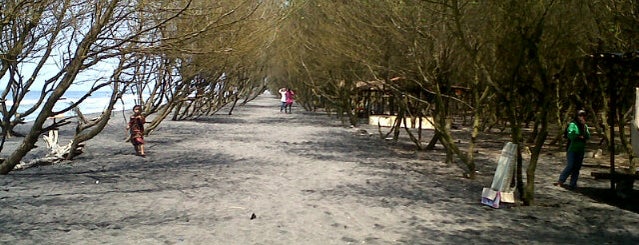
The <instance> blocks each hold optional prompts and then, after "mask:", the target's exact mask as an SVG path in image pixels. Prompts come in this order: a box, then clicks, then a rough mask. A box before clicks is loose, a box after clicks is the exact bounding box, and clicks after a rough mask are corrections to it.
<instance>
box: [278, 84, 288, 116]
mask: <svg viewBox="0 0 639 245" xmlns="http://www.w3.org/2000/svg"><path fill="white" fill-rule="evenodd" d="M279 92H280V96H281V97H280V112H283V111H285V109H286V93H288V89H286V88H281V89H280V91H279Z"/></svg>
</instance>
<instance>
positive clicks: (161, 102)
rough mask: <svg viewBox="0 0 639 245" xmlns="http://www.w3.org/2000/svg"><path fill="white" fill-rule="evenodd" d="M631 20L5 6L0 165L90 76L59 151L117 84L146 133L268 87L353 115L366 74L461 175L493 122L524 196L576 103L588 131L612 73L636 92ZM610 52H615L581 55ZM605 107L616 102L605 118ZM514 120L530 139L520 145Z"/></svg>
mask: <svg viewBox="0 0 639 245" xmlns="http://www.w3.org/2000/svg"><path fill="white" fill-rule="evenodd" d="M637 13H639V5H638V4H637V3H635V1H631V0H596V1H560V0H544V1H538V0H525V1H503V0H487V1H475V0H420V1H418V0H415V1H395V0H377V1H364V0H357V1H316V0H270V1H267V0H262V1H254V0H240V1H237V0H219V1H205V0H177V1H164V0H152V1H151V0H137V1H120V0H6V1H3V2H2V3H0V31H1V35H2V37H1V38H0V62H1V63H0V64H1V66H0V81H1V83H0V85H1V86H3V89H4V90H3V91H2V94H1V95H0V96H1V97H0V100H3V101H11V102H12V104H11V106H7V104H6V103H2V105H1V108H0V109H1V110H0V114H1V115H0V116H1V122H0V125H1V126H2V144H4V140H5V138H6V137H12V136H15V135H16V132H14V130H13V129H14V128H15V126H16V125H18V124H20V123H22V122H23V120H24V118H25V117H26V116H28V115H30V114H37V117H36V119H35V121H34V122H33V124H34V126H33V127H32V129H31V130H30V131H29V132H28V133H27V134H26V135H24V138H23V141H22V144H20V146H19V147H18V149H17V150H15V151H14V152H12V153H11V154H10V156H9V157H8V158H7V159H3V161H2V163H1V164H0V173H2V174H6V173H8V172H9V171H11V170H12V169H13V167H14V166H15V165H16V164H17V163H18V162H19V161H20V160H21V159H22V158H23V157H24V156H25V154H26V153H27V152H28V151H30V150H31V149H32V148H33V147H34V144H35V142H36V141H37V138H38V136H39V135H41V134H42V133H43V132H45V131H46V130H48V129H50V128H53V127H57V126H60V125H61V124H65V123H68V122H69V121H68V120H61V121H57V122H56V123H54V124H49V125H46V124H45V123H46V122H47V118H49V117H51V116H55V115H58V114H61V113H64V112H66V111H69V110H72V109H73V108H75V107H77V105H78V104H80V103H82V102H83V101H82V100H80V101H77V102H76V103H73V104H70V105H68V106H66V107H65V108H64V109H62V110H57V111H54V110H53V108H54V105H56V104H57V103H59V102H58V99H59V98H60V97H62V96H63V95H64V93H65V92H66V91H67V90H68V89H69V88H70V87H71V86H72V85H74V84H77V83H89V84H92V86H91V89H90V90H88V91H86V96H85V98H88V97H90V96H91V94H92V93H94V92H95V91H98V90H100V89H104V88H109V89H110V91H112V99H111V103H110V104H109V105H108V106H107V107H106V108H107V109H106V110H105V112H104V113H103V114H102V116H100V117H99V118H98V119H96V120H93V121H84V122H82V123H81V124H79V125H78V127H77V130H76V131H77V132H76V135H75V137H74V144H81V143H82V142H84V141H87V140H90V139H91V138H92V137H94V136H95V135H97V134H98V133H100V132H101V131H102V129H103V128H104V126H105V125H106V123H107V121H108V120H109V117H110V113H111V110H112V108H113V106H114V104H115V103H117V101H118V100H119V99H120V98H121V96H122V95H123V94H124V93H131V92H134V93H135V94H136V95H138V96H139V98H138V101H140V102H141V103H143V104H144V110H145V111H144V113H145V114H147V115H153V117H152V118H153V121H152V122H151V125H150V127H149V131H152V130H153V129H154V128H155V127H157V125H158V124H159V123H160V122H161V121H162V120H165V119H166V118H171V119H172V120H189V119H194V118H197V117H200V116H206V115H211V114H213V113H216V112H217V111H218V110H219V109H220V108H221V107H222V106H224V105H227V104H228V103H233V105H234V104H235V103H236V102H238V101H241V100H242V101H243V102H246V101H248V100H250V99H251V98H254V97H255V96H257V95H259V94H260V93H261V92H263V91H264V90H265V89H266V88H268V89H269V90H271V91H277V89H278V88H279V87H282V86H286V87H291V88H294V89H295V90H296V94H297V96H296V97H297V100H298V101H299V102H300V104H301V105H303V106H304V107H305V108H306V109H308V110H314V109H316V108H324V109H326V110H329V111H331V112H336V113H337V114H338V115H340V116H341V117H342V118H345V119H348V120H349V121H350V122H351V123H352V124H355V123H357V118H356V117H357V110H358V107H360V106H361V105H360V102H361V101H359V97H358V96H359V95H358V89H357V86H356V84H357V82H360V81H377V82H381V83H382V84H383V85H384V87H385V88H386V89H387V91H386V93H387V94H386V96H390V97H392V98H394V99H393V101H394V102H395V103H396V104H397V108H395V110H396V111H397V113H398V114H399V116H400V117H414V116H422V115H428V116H432V117H433V124H434V125H435V128H436V130H435V131H436V133H435V137H433V139H431V141H430V143H429V144H428V146H425V147H424V146H423V145H422V141H421V139H417V140H414V142H415V144H416V147H418V148H428V147H429V146H432V145H433V144H434V142H440V143H441V144H442V145H444V146H445V148H446V150H447V153H448V154H449V158H448V159H450V161H451V162H456V163H459V166H460V168H461V169H462V171H464V172H465V173H466V174H468V175H469V176H470V177H473V175H474V173H475V164H474V158H475V156H474V152H475V150H474V147H475V144H476V142H477V141H478V140H479V137H480V132H482V130H485V129H486V127H488V126H489V125H492V124H495V123H497V122H501V121H505V122H507V125H508V127H509V132H510V134H511V138H512V141H513V142H517V143H519V146H520V149H519V151H520V152H521V150H522V147H523V145H522V143H524V142H527V143H530V144H531V147H530V149H531V152H532V157H531V160H530V163H529V164H528V165H527V169H525V173H526V182H525V183H524V182H522V181H521V180H523V173H524V169H522V166H523V164H522V163H521V162H520V163H519V164H518V165H519V169H518V178H519V180H520V181H518V183H522V185H521V186H519V189H520V191H521V193H523V200H524V202H525V204H532V203H533V201H534V176H535V169H536V165H537V161H538V157H539V155H540V153H541V150H542V147H543V146H544V144H545V142H546V141H547V138H548V135H549V132H552V130H553V128H556V126H558V125H563V124H565V122H566V121H567V120H569V117H570V116H569V115H570V114H571V112H573V111H575V110H576V109H577V108H586V109H587V110H588V111H590V112H591V114H592V115H596V117H594V118H595V122H596V124H595V125H594V126H596V127H597V128H598V129H599V130H598V131H599V132H602V133H603V132H609V131H608V130H607V129H608V128H609V127H611V125H615V126H618V127H620V128H622V129H623V127H624V123H625V122H626V121H627V118H628V116H629V115H628V113H627V112H628V111H629V108H630V107H631V106H632V104H633V103H631V102H629V101H632V95H631V93H632V92H633V91H632V90H628V89H625V90H623V89H622V90H617V91H615V93H616V94H611V93H610V91H612V90H610V91H609V88H610V87H611V84H613V83H612V82H613V81H614V82H615V83H614V84H615V85H616V86H617V87H623V88H630V87H634V86H635V85H636V84H635V82H634V81H633V79H636V78H637V74H636V72H637V70H636V69H637V68H636V67H637V65H636V64H635V63H636V60H637V53H636V51H637V50H638V43H637V41H636V40H637V36H638V34H639V25H638V24H639V16H637ZM613 51H614V52H621V53H625V54H631V57H623V56H612V58H613V59H609V58H610V56H606V57H609V58H606V59H600V58H595V57H599V56H592V57H591V55H593V54H600V53H606V52H613ZM615 57H616V58H615ZM614 59H619V60H623V61H628V62H635V63H623V62H621V63H620V62H618V61H619V60H617V61H611V60H614ZM604 61H605V62H604ZM105 63H106V64H109V65H108V66H109V67H112V68H113V69H111V70H110V71H111V73H109V75H108V76H104V77H97V78H96V77H94V78H92V79H90V80H87V79H86V78H85V79H84V80H81V79H80V78H79V77H82V76H81V75H82V74H85V73H90V72H91V71H92V69H94V68H95V67H100V66H101V65H103V64H105ZM47 64H56V65H57V66H56V67H57V68H56V70H55V72H46V74H45V73H44V72H43V68H44V67H45V66H46V65H47ZM633 64H635V65H633ZM27 65H28V66H29V67H32V68H30V69H24V68H25V67H27ZM599 74H603V75H599ZM460 90H461V91H463V93H462V94H461V95H463V96H460V94H459V93H455V92H456V91H460ZM32 91H42V92H41V94H40V100H39V101H38V103H37V104H36V105H35V106H34V107H32V108H28V109H27V110H21V111H18V107H19V106H20V104H21V102H22V100H23V99H24V98H25V96H26V94H27V93H29V92H32ZM146 94H148V96H143V95H146ZM616 99H618V101H617V100H616ZM610 102H618V105H619V106H617V107H613V108H616V109H615V111H614V112H613V113H610V114H608V113H606V112H607V108H608V105H609V103H610ZM39 107H41V108H42V109H41V110H39ZM457 108H461V109H457ZM459 113H464V114H465V115H472V117H471V118H472V121H471V123H470V125H471V128H472V129H473V130H472V131H471V133H470V134H471V135H470V139H471V140H470V142H469V143H468V144H467V145H460V144H458V143H456V142H458V141H457V140H456V139H455V138H454V136H453V134H452V133H451V128H450V127H451V123H450V121H451V118H453V117H454V116H456V115H458V114H459ZM608 115H612V117H609V116H608ZM615 122H616V123H615ZM529 124H531V126H530V127H531V128H532V129H533V130H532V132H533V133H532V134H530V135H528V134H526V137H528V138H524V137H525V134H524V133H523V129H524V127H526V126H528V125H529ZM45 125H46V126H45ZM398 132H399V130H397V132H396V133H398ZM395 137H397V135H396V136H395ZM413 138H414V137H413ZM604 138H605V139H606V140H607V141H610V140H611V139H612V135H610V134H608V133H604ZM624 140H625V138H624V137H622V141H624ZM624 143H625V144H624V145H625V146H626V149H629V144H628V143H627V142H624ZM71 149H75V147H71ZM1 150H2V145H0V151H1ZM74 155H75V153H74V152H71V153H70V154H69V155H68V158H73V156H74ZM455 159H456V160H455ZM519 159H521V158H519Z"/></svg>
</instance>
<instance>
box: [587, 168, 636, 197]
mask: <svg viewBox="0 0 639 245" xmlns="http://www.w3.org/2000/svg"><path fill="white" fill-rule="evenodd" d="M590 175H591V176H592V177H595V179H612V178H614V179H615V182H616V187H615V189H616V191H617V195H618V196H620V197H623V198H625V197H628V195H629V194H630V193H632V189H633V188H634V187H633V186H634V183H635V180H639V172H635V173H634V174H632V173H623V172H615V174H614V175H613V174H611V173H610V172H591V173H590Z"/></svg>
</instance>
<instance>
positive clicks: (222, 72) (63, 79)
mask: <svg viewBox="0 0 639 245" xmlns="http://www.w3.org/2000/svg"><path fill="white" fill-rule="evenodd" d="M281 10H282V8H281V3H278V2H277V1H271V2H266V1H250V0H245V1H235V0H222V1H205V0H178V1H174V0H171V1H162V0H159V1H158V0H149V1H147V0H137V1H121V0H7V1H2V3H0V33H1V35H2V36H1V37H0V65H1V66H0V78H1V80H0V81H2V83H0V85H1V86H2V87H3V90H2V94H0V101H2V102H3V103H2V104H1V105H0V117H1V121H0V125H1V128H2V142H1V143H0V151H2V149H3V147H2V146H3V145H4V142H5V140H6V138H8V137H15V136H21V137H23V139H22V142H21V144H19V146H18V148H17V149H15V150H14V151H13V152H11V153H10V154H9V156H8V158H7V159H1V160H2V161H1V163H0V174H6V173H8V172H10V171H11V170H12V169H13V168H14V166H16V165H17V164H18V163H19V162H20V161H21V159H22V158H23V157H24V156H25V155H26V154H27V153H28V152H29V151H30V150H32V149H33V148H34V146H35V143H36V141H37V140H38V137H39V136H40V135H42V134H43V133H44V132H46V131H48V130H50V129H53V128H57V127H59V126H62V125H64V124H68V123H69V122H70V118H63V119H62V120H58V121H54V122H53V123H51V120H47V119H48V118H50V117H53V116H56V115H62V114H64V113H65V112H67V111H71V110H73V109H74V108H77V107H78V105H80V104H81V103H83V102H84V101H85V99H86V98H89V97H90V96H91V95H92V94H93V93H95V92H96V91H105V90H106V91H110V92H111V100H110V103H109V104H108V105H105V110H104V111H103V112H102V114H101V115H100V116H99V117H98V118H97V119H94V120H80V122H79V124H78V126H77V127H76V133H75V135H74V138H73V146H72V147H70V149H71V152H69V154H68V155H67V159H72V158H73V157H74V156H76V155H77V154H78V153H79V152H78V151H76V149H77V148H78V147H77V146H78V145H80V144H82V143H83V142H85V141H87V140H90V139H91V138H93V137H94V136H96V135H97V134H99V133H100V132H101V131H102V130H103V128H104V127H105V125H106V124H107V122H108V120H109V119H110V117H111V113H112V110H113V108H114V105H115V104H116V103H117V102H118V101H119V100H120V99H121V98H122V95H123V94H125V93H133V94H135V95H137V96H138V97H139V98H138V99H137V101H138V102H139V103H141V104H143V108H144V113H145V114H147V115H154V116H153V117H152V118H153V121H152V122H151V123H150V125H149V126H148V131H149V132H151V131H153V129H154V128H156V127H157V126H158V125H159V123H160V122H161V121H162V120H164V119H165V118H167V117H168V116H169V115H170V114H171V113H173V116H172V119H175V120H184V119H192V118H196V117H199V116H202V115H211V114H213V113H215V112H216V111H217V110H219V108H221V107H222V106H224V105H226V104H228V103H235V102H237V101H238V100H244V102H246V101H247V100H249V99H251V98H254V97H255V96H257V95H258V94H259V93H261V92H262V91H263V90H264V89H265V73H264V72H263V70H264V69H263V64H264V63H265V62H264V57H262V56H261V55H262V54H261V52H260V50H262V49H263V48H264V45H267V44H268V43H264V42H263V39H261V38H260V37H264V36H268V32H267V30H268V29H270V28H271V27H272V26H273V25H274V24H275V23H276V21H277V20H278V16H279V15H280V12H281ZM256 37H257V38H256ZM52 67H55V68H52ZM104 67H110V68H112V69H108V70H107V71H108V73H107V74H108V75H105V76H96V75H95V74H104V73H97V72H96V70H97V69H98V68H100V69H103V68H104ZM87 74H88V75H87ZM81 77H83V78H81ZM86 77H89V78H86ZM80 83H84V84H85V86H84V87H86V84H90V86H89V87H90V89H88V90H87V91H85V95H84V96H83V97H82V98H81V99H79V100H78V101H75V102H72V103H68V104H64V105H65V106H64V108H63V109H59V110H54V106H56V105H58V107H55V108H59V106H60V105H62V103H63V102H60V98H61V97H63V96H64V94H65V93H66V92H67V91H69V89H70V88H72V87H73V86H74V85H77V84H80ZM29 93H38V94H39V99H38V101H37V103H35V105H33V106H31V107H29V108H25V107H26V105H25V104H24V103H25V102H24V100H25V97H26V96H27V94H29ZM143 95H145V96H143ZM7 102H10V103H7ZM29 115H35V120H34V121H33V122H32V124H33V126H32V127H31V129H30V130H29V131H28V132H27V133H26V134H25V135H20V134H18V133H17V132H15V130H14V129H15V127H16V126H17V125H19V124H21V123H24V119H25V118H26V117H27V116H29Z"/></svg>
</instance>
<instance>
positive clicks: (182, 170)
mask: <svg viewBox="0 0 639 245" xmlns="http://www.w3.org/2000/svg"><path fill="white" fill-rule="evenodd" d="M278 103H279V102H278V100H277V98H274V97H271V96H267V95H263V96H260V97H259V98H258V99H256V100H255V101H252V102H250V103H249V104H247V105H246V106H242V107H238V108H236V110H235V111H234V113H233V115H232V116H229V115H225V114H224V113H223V112H222V113H221V114H220V115H216V116H212V117H210V118H203V119H199V120H196V121H187V122H173V121H168V120H167V121H165V122H163V123H162V125H161V126H160V127H159V128H158V129H157V131H155V132H154V133H153V134H152V135H150V136H149V137H147V144H146V145H147V155H148V156H147V157H146V158H140V157H137V156H135V155H134V151H133V147H132V146H131V145H130V144H128V143H125V142H124V141H123V140H124V138H125V136H126V131H125V130H124V119H123V117H122V115H121V113H120V114H116V115H115V116H114V118H113V119H112V120H111V122H110V125H109V126H108V128H107V129H106V131H105V132H104V133H102V134H101V135H100V136H98V137H97V138H95V139H94V140H91V141H89V142H87V147H86V152H85V153H84V154H83V155H81V156H79V157H78V158H77V159H76V160H74V161H73V162H71V163H68V164H61V165H55V166H43V167H38V168H32V169H28V170H24V171H14V172H12V173H10V174H9V175H6V176H0V184H1V189H0V229H1V230H0V243H2V244H460V243H469V244H493V243H497V244H604V243H610V244H629V243H636V242H637V241H639V214H638V211H637V210H639V207H637V203H634V204H633V205H634V208H633V207H630V208H628V207H618V206H614V205H611V204H608V203H606V202H605V200H607V199H606V198H608V199H611V198H612V197H604V198H603V199H602V198H601V197H602V195H604V194H602V193H606V192H605V191H606V188H608V187H607V186H608V184H609V182H607V181H601V180H594V179H593V178H592V177H590V171H594V170H595V169H583V170H582V178H581V181H580V185H581V186H582V188H581V189H580V190H577V191H568V190H565V189H562V188H559V187H555V186H553V185H552V184H551V183H552V182H553V181H554V180H555V179H556V178H557V175H558V174H559V171H560V170H561V169H562V167H563V159H561V158H556V157H553V156H552V155H550V154H546V155H543V156H542V159H541V162H540V163H539V167H538V170H537V177H536V178H537V183H536V193H537V195H536V205H535V206H532V207H521V206H515V207H511V208H504V209H493V208H490V207H487V206H483V205H481V204H480V203H479V201H480V196H481V190H482V188H483V187H487V186H490V184H491V181H492V174H493V171H494V169H495V164H496V162H497V157H498V154H499V153H500V151H501V147H502V146H503V143H505V141H497V142H498V143H495V142H493V143H492V144H485V145H483V146H482V148H480V149H479V154H478V156H477V158H478V159H477V162H478V166H479V168H480V173H479V176H478V178H477V179H475V180H469V179H465V178H463V177H462V174H461V172H460V171H459V170H458V168H457V167H455V166H452V165H446V164H445V163H443V159H444V153H443V151H442V150H441V149H440V150H435V151H426V152H415V151H414V150H413V149H412V147H410V144H408V143H392V142H390V141H385V140H382V139H379V137H377V129H376V128H374V127H371V126H361V127H360V128H350V127H344V126H342V125H341V124H340V122H339V120H337V119H335V118H330V117H327V116H326V115H325V114H323V113H310V112H302V111H301V109H300V108H295V107H294V108H293V114H283V113H280V112H279V108H278ZM128 113H129V112H127V115H128ZM361 130H366V131H367V132H368V133H372V135H368V134H360V132H361ZM70 134H71V131H70V129H69V130H66V131H65V130H63V131H61V135H62V137H64V136H65V135H67V136H70ZM431 136H432V131H425V138H430V137H431ZM12 140H13V141H12V142H8V143H7V147H11V145H12V144H13V145H14V146H15V145H16V144H17V141H16V140H19V139H12ZM65 142H66V141H65V140H63V141H62V143H65ZM502 142H503V143H502ZM39 144H42V142H39ZM440 148H441V147H440ZM44 150H45V149H44V147H43V146H41V147H38V149H36V150H34V151H33V152H32V153H31V154H30V157H34V156H36V155H38V154H43V152H44ZM8 153H9V151H8V150H6V149H5V151H4V152H3V153H2V156H5V154H8ZM588 161H589V160H588V159H587V160H586V162H588ZM635 188H636V187H635ZM636 193H637V192H635V194H636ZM635 196H636V195H635ZM253 214H254V216H253ZM252 216H253V218H252Z"/></svg>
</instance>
